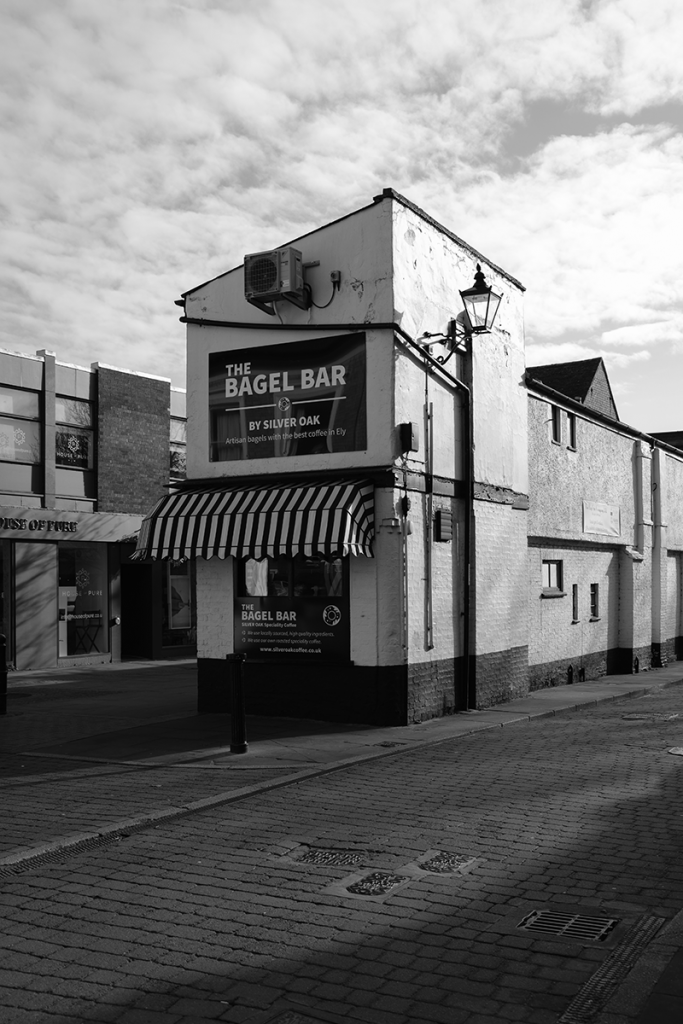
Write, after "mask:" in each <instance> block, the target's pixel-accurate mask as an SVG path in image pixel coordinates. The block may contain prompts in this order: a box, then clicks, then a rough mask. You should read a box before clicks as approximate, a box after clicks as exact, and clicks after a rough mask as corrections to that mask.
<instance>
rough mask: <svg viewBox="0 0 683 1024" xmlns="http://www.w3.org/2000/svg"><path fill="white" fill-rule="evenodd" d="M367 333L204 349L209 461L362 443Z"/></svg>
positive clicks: (340, 448) (306, 452)
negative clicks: (206, 355) (208, 351)
mask: <svg viewBox="0 0 683 1024" xmlns="http://www.w3.org/2000/svg"><path fill="white" fill-rule="evenodd" d="M365 396H366V360H365V334H364V333H358V334H348V335H344V336H343V337H341V338H315V339H311V340H310V341H309V340H307V341H298V342H293V343H290V344H280V345H266V346H264V347H261V348H246V349H238V350H233V351H230V352H214V353H212V354H211V355H210V356H209V420H210V430H211V436H210V446H209V461H211V462H236V461H244V460H248V459H267V458H278V457H282V458H285V457H293V456H306V455H317V454H320V453H330V454H334V453H337V452H350V451H364V450H365V449H366V447H367V422H366V397H365Z"/></svg>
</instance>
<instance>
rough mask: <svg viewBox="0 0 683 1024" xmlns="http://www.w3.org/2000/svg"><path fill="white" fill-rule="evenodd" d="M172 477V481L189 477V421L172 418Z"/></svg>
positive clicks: (170, 467) (170, 468)
mask: <svg viewBox="0 0 683 1024" xmlns="http://www.w3.org/2000/svg"><path fill="white" fill-rule="evenodd" d="M169 470H170V475H171V479H172V480H184V479H185V477H186V476H187V421H186V420H182V419H179V418H178V417H176V416H171V435H170V466H169Z"/></svg>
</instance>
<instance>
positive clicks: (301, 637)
mask: <svg viewBox="0 0 683 1024" xmlns="http://www.w3.org/2000/svg"><path fill="white" fill-rule="evenodd" d="M344 604H345V602H342V601H337V600H335V599H334V598H325V599H322V598H302V597H299V598H296V597H294V598H291V600H289V601H287V602H283V601H282V599H281V598H268V597H242V598H237V599H236V600H235V652H236V653H237V654H246V655H248V656H249V657H252V658H273V659H277V660H279V661H282V660H288V659H289V658H296V659H297V660H301V659H303V660H306V661H317V660H318V659H323V658H324V659H326V660H330V659H334V660H335V661H348V660H349V645H350V632H349V615H348V602H346V608H345V607H344Z"/></svg>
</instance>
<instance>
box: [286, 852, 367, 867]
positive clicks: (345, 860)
mask: <svg viewBox="0 0 683 1024" xmlns="http://www.w3.org/2000/svg"><path fill="white" fill-rule="evenodd" d="M362 859H363V854H362V853H357V852H353V851H351V850H307V851H306V853H304V855H303V856H302V857H300V858H299V861H300V862H301V863H303V864H319V865H322V866H324V867H326V866H329V867H336V866H337V865H339V866H343V867H348V866H349V865H353V864H360V862H361V861H362Z"/></svg>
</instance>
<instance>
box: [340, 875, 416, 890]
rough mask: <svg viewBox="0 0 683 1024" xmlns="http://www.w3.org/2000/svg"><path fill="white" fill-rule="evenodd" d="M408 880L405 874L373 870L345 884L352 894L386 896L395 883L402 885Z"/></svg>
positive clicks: (394, 886)
mask: <svg viewBox="0 0 683 1024" xmlns="http://www.w3.org/2000/svg"><path fill="white" fill-rule="evenodd" d="M408 881H410V878H409V877H408V876H406V875H392V874H390V873H389V872H384V871H373V872H372V874H371V875H366V876H365V878H360V879H359V880H358V881H357V882H354V883H353V884H352V885H347V886H346V890H347V892H351V893H353V894H354V896H386V894H387V893H388V892H391V890H392V889H395V888H396V886H397V885H403V883H404V882H408Z"/></svg>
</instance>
